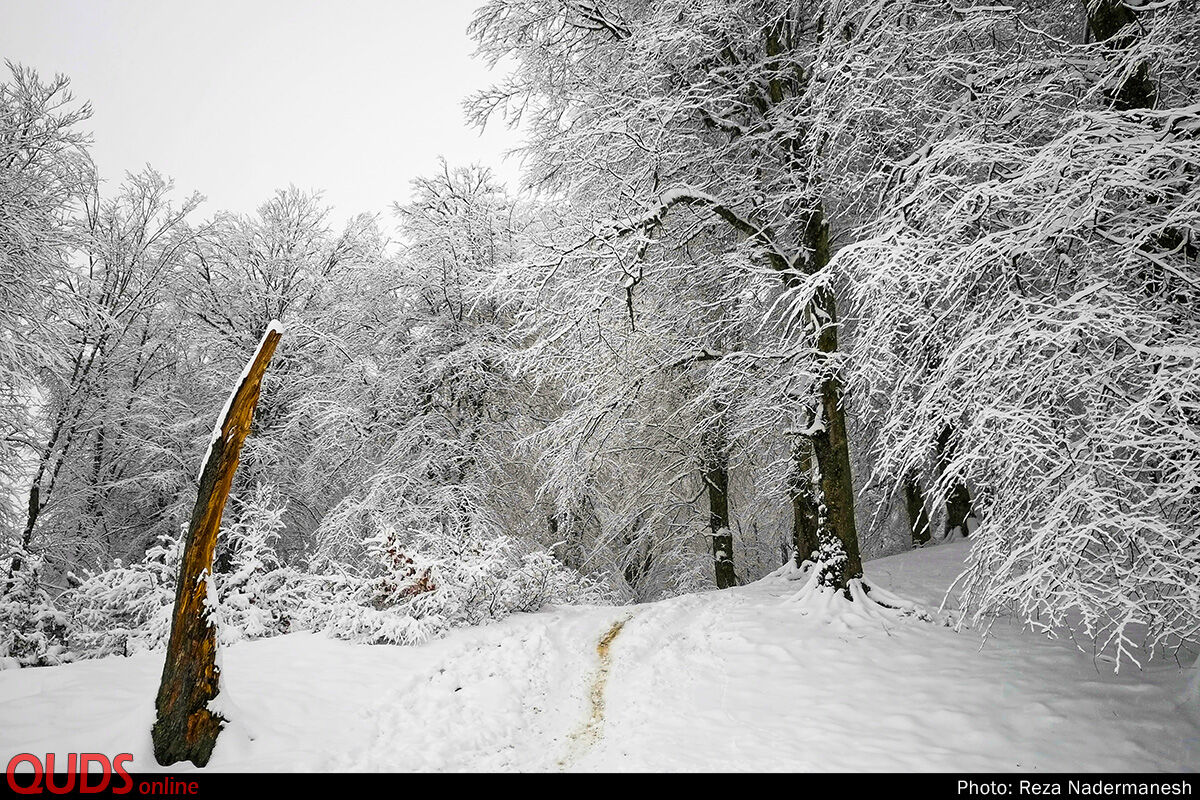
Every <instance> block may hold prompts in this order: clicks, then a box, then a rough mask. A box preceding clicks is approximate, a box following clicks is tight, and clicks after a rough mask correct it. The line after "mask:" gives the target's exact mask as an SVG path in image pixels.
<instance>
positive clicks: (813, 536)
mask: <svg viewBox="0 0 1200 800" xmlns="http://www.w3.org/2000/svg"><path fill="white" fill-rule="evenodd" d="M792 469H793V472H792V484H791V486H790V487H789V490H790V492H791V495H792V547H793V557H794V559H795V561H796V566H800V565H801V564H803V563H804V562H805V561H808V560H811V559H813V558H815V553H816V552H817V549H818V548H819V547H820V546H821V543H820V542H819V541H818V540H817V501H816V497H815V496H814V493H813V481H812V445H811V444H810V443H809V442H808V440H807V439H805V440H804V441H801V442H797V443H796V445H795V448H794V449H793V451H792Z"/></svg>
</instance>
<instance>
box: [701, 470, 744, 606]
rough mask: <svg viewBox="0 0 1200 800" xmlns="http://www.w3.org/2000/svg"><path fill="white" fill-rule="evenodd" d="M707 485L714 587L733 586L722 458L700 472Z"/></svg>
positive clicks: (731, 535) (725, 480)
mask: <svg viewBox="0 0 1200 800" xmlns="http://www.w3.org/2000/svg"><path fill="white" fill-rule="evenodd" d="M704 483H705V484H706V485H707V486H708V527H709V530H710V531H711V532H712V547H713V566H714V567H715V569H716V573H717V588H718V589H728V588H729V587H730V586H737V575H736V574H735V573H734V569H733V533H732V532H731V531H730V530H729V471H728V468H727V467H726V465H725V461H724V459H722V458H720V457H718V458H717V459H716V460H714V461H713V462H711V463H710V464H709V465H708V466H706V467H705V470H704Z"/></svg>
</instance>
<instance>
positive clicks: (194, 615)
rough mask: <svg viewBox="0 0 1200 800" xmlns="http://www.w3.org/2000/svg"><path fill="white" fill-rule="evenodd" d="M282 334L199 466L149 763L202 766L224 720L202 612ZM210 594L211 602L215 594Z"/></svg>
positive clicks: (238, 390)
mask: <svg viewBox="0 0 1200 800" xmlns="http://www.w3.org/2000/svg"><path fill="white" fill-rule="evenodd" d="M282 333H283V327H282V326H281V325H280V324H279V323H278V322H272V323H271V324H270V325H269V326H268V327H267V331H266V333H264V334H263V337H262V340H261V341H260V342H259V344H258V350H257V351H256V352H255V353H254V356H253V358H251V359H250V361H249V362H248V363H247V364H246V368H245V369H244V370H243V372H242V375H241V378H240V379H239V381H238V383H237V384H236V385H235V387H234V389H233V392H232V393H231V394H230V396H229V400H228V401H226V404H225V409H224V411H223V412H222V415H221V417H220V418H219V419H218V421H217V425H216V427H215V428H214V429H213V435H212V439H211V440H210V442H209V448H208V454H207V455H206V456H205V457H204V462H203V464H202V465H201V467H200V490H199V493H198V494H197V495H196V506H195V508H194V509H193V510H192V521H191V524H190V525H189V526H188V532H187V540H186V543H185V545H184V550H183V558H182V561H181V563H180V566H179V584H178V586H177V587H176V589H175V610H174V613H173V615H172V617H171V638H170V640H169V642H168V644H167V658H166V663H165V664H163V673H162V682H161V683H160V684H159V687H158V698H157V700H156V701H155V704H154V706H155V709H156V710H157V712H158V714H157V718H156V719H155V722H154V728H153V730H152V736H153V739H154V758H155V759H156V760H157V761H158V763H159V764H161V765H163V766H167V765H169V764H174V763H176V762H177V761H191V762H192V763H193V764H195V765H196V766H198V767H203V766H204V765H205V764H207V763H208V759H209V757H210V756H211V755H212V751H213V747H214V746H215V745H216V743H217V734H218V733H220V731H221V724H222V723H223V722H224V721H225V720H224V719H223V718H222V717H221V716H220V715H219V714H217V713H215V712H213V711H211V710H210V709H209V707H208V704H209V702H210V701H211V700H212V699H213V698H215V697H216V696H217V693H218V692H219V691H220V688H221V687H220V675H221V671H220V668H219V667H218V666H217V662H216V659H217V635H216V634H217V632H216V628H215V627H214V625H213V623H212V621H211V620H210V619H209V615H208V603H207V601H208V597H209V595H210V588H209V576H210V575H212V566H213V552H214V551H215V550H216V546H217V531H218V530H220V527H221V514H222V512H223V511H224V510H225V501H226V500H227V499H228V498H229V490H230V487H231V486H232V485H233V476H234V473H235V472H236V471H237V467H238V456H239V455H240V454H241V450H242V443H243V442H245V440H246V434H248V433H249V432H250V421H251V419H252V418H253V416H254V407H255V406H256V405H257V404H258V395H259V391H260V389H261V388H262V378H263V373H264V372H266V369H267V364H268V363H270V361H271V356H273V355H274V354H275V346H276V345H277V344H278V343H279V338H280V336H281V335H282ZM211 596H212V597H213V599H214V600H215V598H216V593H215V591H214V592H211Z"/></svg>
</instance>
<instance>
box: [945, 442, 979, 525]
mask: <svg viewBox="0 0 1200 800" xmlns="http://www.w3.org/2000/svg"><path fill="white" fill-rule="evenodd" d="M952 433H953V432H952V430H951V428H950V426H949V425H946V426H945V427H943V428H942V432H941V433H940V434H939V435H938V440H937V458H938V473H939V474H945V471H946V467H947V465H948V464H949V463H950V459H951V458H953V457H954V442H953V441H952V440H951V436H952ZM974 515H975V512H974V510H973V509H972V507H971V493H970V492H969V491H967V487H966V485H965V484H963V482H962V481H954V483H953V484H952V485H951V487H950V493H949V494H948V495H946V528H945V531H944V532H943V536H944V537H945V538H947V539H949V538H950V537H952V536H954V535H955V534H956V533H957V534H961V535H962V537H963V538H964V539H966V538H967V537H968V536H969V535H970V534H971V530H970V528H969V527H968V526H967V520H968V519H969V518H970V517H973V516H974Z"/></svg>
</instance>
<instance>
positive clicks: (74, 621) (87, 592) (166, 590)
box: [60, 536, 183, 658]
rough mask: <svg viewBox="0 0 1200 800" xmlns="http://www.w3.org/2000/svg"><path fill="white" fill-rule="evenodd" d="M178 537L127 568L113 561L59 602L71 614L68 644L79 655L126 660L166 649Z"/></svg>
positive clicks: (179, 551) (179, 546)
mask: <svg viewBox="0 0 1200 800" xmlns="http://www.w3.org/2000/svg"><path fill="white" fill-rule="evenodd" d="M182 552H183V541H182V537H180V536H176V537H171V536H162V537H160V538H159V539H158V541H157V542H155V544H154V545H152V546H151V547H150V548H149V549H148V550H147V551H146V555H145V556H144V557H143V558H142V559H141V560H140V561H135V562H133V563H131V564H129V565H128V566H126V565H125V564H124V563H122V562H121V560H120V559H117V560H116V561H115V562H114V563H113V565H112V567H110V568H109V569H106V570H103V571H99V572H91V573H88V574H87V575H86V577H85V578H84V579H83V580H82V581H81V582H80V583H79V585H78V586H76V587H74V588H73V589H70V590H69V591H67V592H65V593H64V594H63V596H62V598H61V599H60V600H61V602H62V604H63V607H64V608H65V609H66V610H67V611H68V613H69V614H70V621H71V630H70V641H71V645H72V648H73V649H74V650H75V651H76V652H78V653H79V654H80V655H81V656H85V657H90V658H103V657H104V656H110V655H123V656H130V655H133V654H135V653H140V652H142V651H145V650H153V649H154V648H156V647H160V646H162V645H165V644H166V642H167V638H168V637H169V636H170V634H171V608H172V606H173V605H174V602H175V585H176V582H177V581H178V580H179V561H180V557H181V555H182Z"/></svg>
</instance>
